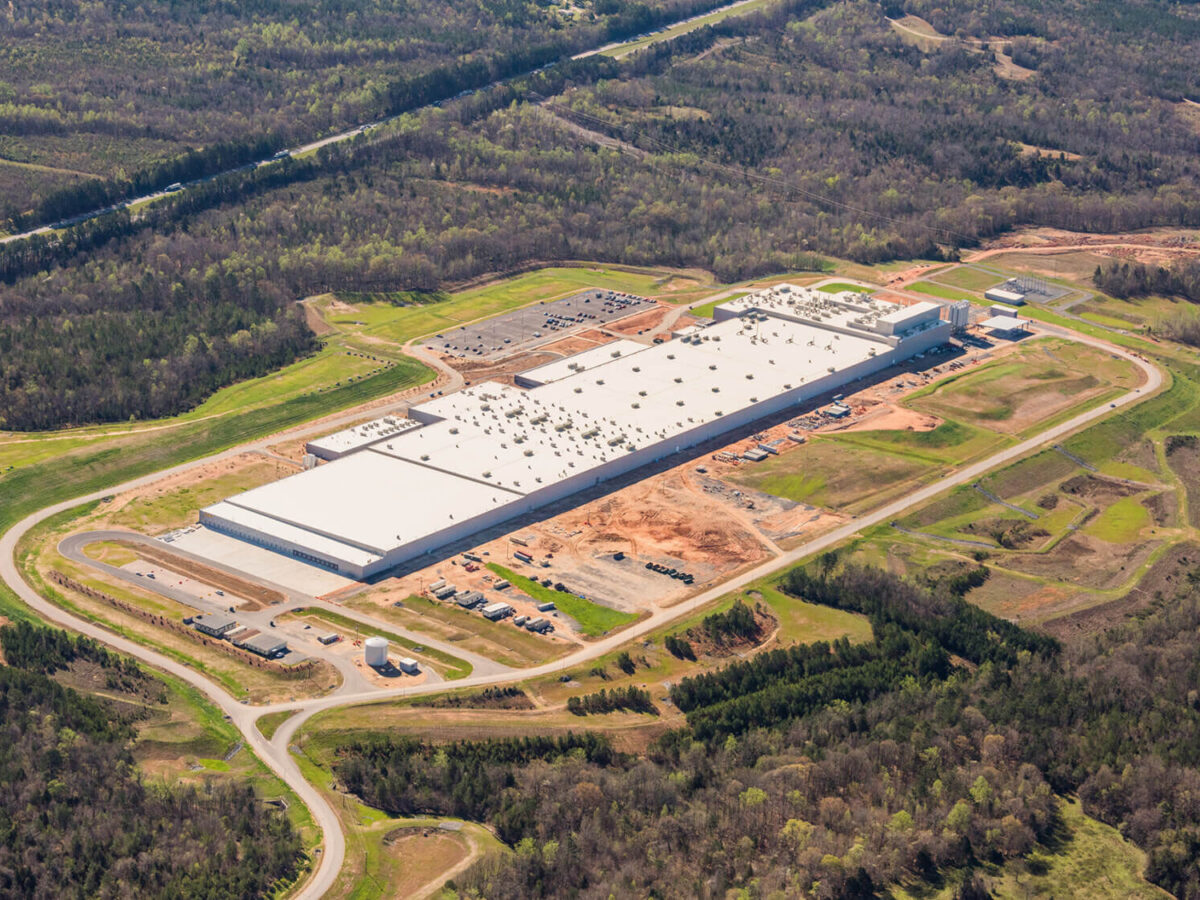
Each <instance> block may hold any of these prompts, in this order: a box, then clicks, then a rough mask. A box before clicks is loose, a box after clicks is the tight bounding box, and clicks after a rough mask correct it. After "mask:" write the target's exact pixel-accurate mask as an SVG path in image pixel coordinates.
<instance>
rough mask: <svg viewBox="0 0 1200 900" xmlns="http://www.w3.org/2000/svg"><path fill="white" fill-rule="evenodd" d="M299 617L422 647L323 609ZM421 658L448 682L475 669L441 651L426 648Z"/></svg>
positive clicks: (302, 610) (407, 646)
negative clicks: (440, 671)
mask: <svg viewBox="0 0 1200 900" xmlns="http://www.w3.org/2000/svg"><path fill="white" fill-rule="evenodd" d="M296 615H297V616H298V617H303V618H310V619H320V620H321V621H322V622H328V623H329V624H330V625H334V626H336V627H338V628H341V629H343V630H345V631H353V632H358V633H359V634H362V635H366V636H372V635H376V636H378V637H381V638H386V639H387V640H389V641H391V642H392V643H395V644H399V645H400V646H401V647H404V648H405V649H407V650H412V649H413V647H417V646H421V644H420V642H418V641H414V640H410V639H409V638H406V637H401V636H400V635H398V634H396V633H395V632H392V631H385V630H384V629H382V628H376V627H374V626H372V625H366V624H364V623H362V622H359V621H357V620H355V619H351V618H350V617H348V616H343V615H341V614H340V613H335V612H327V611H326V610H323V609H309V608H308V607H301V608H300V611H299V612H298V613H296ZM418 655H419V656H423V657H425V658H426V659H427V660H430V661H432V662H435V663H437V664H438V667H439V668H442V669H444V670H445V672H444V674H445V677H446V680H447V681H455V680H457V679H459V678H466V677H467V676H468V675H470V674H471V672H472V669H473V667H472V666H471V664H470V663H469V662H466V661H465V660H461V659H459V658H458V657H457V656H451V655H450V654H449V653H443V652H442V651H441V650H434V649H433V648H431V647H426V648H425V649H424V650H422V651H420V652H419V653H418Z"/></svg>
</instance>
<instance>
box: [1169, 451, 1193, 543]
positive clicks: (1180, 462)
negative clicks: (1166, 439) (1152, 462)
mask: <svg viewBox="0 0 1200 900" xmlns="http://www.w3.org/2000/svg"><path fill="white" fill-rule="evenodd" d="M1168 446H1169V447H1170V450H1169V452H1168V454H1167V465H1169V466H1170V467H1171V469H1172V470H1174V472H1175V474H1176V475H1178V476H1179V480H1180V481H1182V482H1183V487H1184V490H1185V491H1186V492H1187V499H1188V503H1187V506H1188V519H1189V520H1190V524H1191V525H1193V526H1195V525H1200V446H1192V445H1190V444H1189V443H1187V442H1179V441H1175V442H1173V445H1172V444H1168Z"/></svg>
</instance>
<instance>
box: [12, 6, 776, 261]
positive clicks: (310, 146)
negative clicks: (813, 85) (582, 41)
mask: <svg viewBox="0 0 1200 900" xmlns="http://www.w3.org/2000/svg"><path fill="white" fill-rule="evenodd" d="M757 2H758V0H737V2H734V3H728V4H726V5H724V6H719V7H716V8H714V9H710V10H709V11H708V12H703V13H697V14H696V15H692V16H687V17H685V18H682V19H677V20H675V21H674V22H667V23H664V24H663V25H661V26H659V27H658V28H656V29H654V30H653V31H645V32H642V33H641V34H636V35H634V36H633V37H630V38H626V39H625V40H623V41H616V42H614V43H610V44H605V45H603V46H601V47H596V48H594V49H592V50H585V51H583V52H582V53H577V54H575V55H574V56H572V57H570V58H571V59H583V58H585V57H588V56H593V55H595V54H597V53H605V52H607V51H609V50H615V49H617V48H618V47H623V46H626V45H629V44H637V43H638V42H639V41H642V40H645V39H646V38H648V37H652V36H653V35H656V34H659V33H661V32H667V31H669V30H671V29H673V28H678V27H679V26H681V25H688V24H691V23H695V22H699V21H700V20H701V19H706V18H708V17H709V16H712V15H715V14H717V13H723V12H729V11H731V10H736V9H738V8H740V7H743V6H746V5H747V4H750V3H757ZM688 30H690V29H688ZM686 33H687V32H686V31H681V32H679V34H686ZM679 34H672V35H664V37H662V38H661V40H664V41H669V40H673V39H674V38H676V37H678V36H679ZM651 43H658V41H652V42H651ZM555 65H558V63H557V62H552V63H548V64H546V65H544V66H538V67H537V68H533V69H530V70H528V71H526V72H518V73H517V74H516V75H510V76H509V77H507V78H500V79H497V80H496V81H491V82H489V83H487V84H485V85H482V86H480V87H477V88H468V89H467V90H465V91H462V92H461V93H459V94H457V95H456V96H454V97H449V98H447V99H446V100H436V101H434V102H432V103H426V104H424V105H423V106H417V107H414V108H413V109H410V110H408V111H406V112H403V113H398V114H396V115H394V116H386V117H384V118H382V119H376V120H374V121H372V122H367V123H365V124H363V125H356V126H355V127H353V128H348V129H346V130H345V131H339V132H338V133H336V134H331V135H329V136H327V137H323V138H319V139H318V140H315V141H310V142H308V143H306V144H301V145H300V146H298V147H292V148H290V149H286V150H280V151H278V152H276V153H275V154H274V155H272V156H269V157H267V158H266V159H260V160H257V161H255V162H249V163H245V164H243V165H240V166H234V167H233V168H230V169H225V170H223V171H221V172H214V173H213V174H211V175H206V176H204V177H203V178H196V179H193V180H191V181H185V182H181V183H180V184H179V186H178V187H175V186H172V189H164V190H157V191H151V192H150V193H147V194H143V195H142V196H140V197H129V198H127V199H125V200H121V201H119V202H117V203H113V204H111V205H110V206H103V207H100V208H99V209H94V210H92V211H91V212H86V213H79V214H78V215H74V216H69V217H68V218H65V219H60V220H58V221H57V222H50V223H48V224H46V225H41V226H39V227H37V228H31V229H30V230H28V231H23V232H21V233H19V234H10V235H5V236H4V237H0V244H8V243H12V242H14V241H24V240H28V239H29V238H31V237H33V236H34V235H37V234H48V233H50V232H52V231H56V230H58V229H60V228H69V227H70V226H72V225H78V224H79V223H80V222H85V221H87V220H88V219H94V218H96V217H98V216H103V215H107V214H109V213H113V212H116V211H117V210H120V209H125V208H127V207H132V206H138V205H141V204H143V203H151V202H153V201H155V200H161V199H162V198H164V197H170V196H171V195H173V194H177V193H179V192H180V191H186V190H187V189H188V188H194V187H197V186H199V185H202V184H208V183H209V182H211V181H215V180H216V179H218V178H222V177H224V176H226V175H233V174H235V173H237V172H248V171H250V170H251V169H257V168H259V167H260V166H270V165H275V164H277V163H280V162H282V161H283V160H284V159H287V158H289V157H292V156H303V155H305V154H309V153H315V152H316V151H318V150H320V149H321V148H322V147H328V146H330V145H331V144H340V143H342V142H343V141H349V140H353V139H354V138H356V137H358V136H359V135H360V134H369V133H371V132H373V131H378V130H379V129H380V128H383V127H384V126H386V125H389V124H391V123H392V122H394V121H396V120H397V119H399V118H401V117H402V116H406V115H411V114H412V113H415V112H420V111H421V110H425V109H431V108H432V107H435V106H441V105H442V104H443V103H445V102H448V101H449V100H457V99H458V98H459V97H463V96H470V95H471V94H478V93H481V92H483V91H487V90H490V89H491V88H494V87H496V86H497V85H501V84H507V83H508V82H510V81H516V80H517V79H518V78H524V77H526V76H528V75H532V74H534V73H535V72H540V71H542V70H543V69H549V68H553V67H554V66H555Z"/></svg>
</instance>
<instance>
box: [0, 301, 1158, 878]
mask: <svg viewBox="0 0 1200 900" xmlns="http://www.w3.org/2000/svg"><path fill="white" fill-rule="evenodd" d="M1033 327H1034V328H1036V330H1037V331H1038V332H1040V333H1042V334H1054V335H1058V336H1062V337H1067V338H1070V339H1072V340H1076V341H1078V342H1080V343H1083V344H1087V345H1091V346H1095V347H1099V348H1101V349H1104V350H1105V351H1107V352H1109V353H1112V354H1113V355H1116V356H1120V357H1123V358H1125V359H1128V360H1130V361H1131V362H1133V363H1134V364H1135V365H1136V366H1138V368H1140V369H1141V370H1142V372H1143V373H1144V374H1145V376H1146V383H1145V384H1143V385H1142V386H1141V387H1139V388H1135V389H1133V390H1131V391H1129V392H1128V393H1126V394H1125V395H1123V396H1122V397H1120V398H1118V399H1116V400H1114V401H1112V402H1111V403H1108V404H1105V405H1101V406H1098V407H1095V408H1093V409H1090V410H1087V411H1085V412H1082V413H1080V414H1079V415H1077V416H1074V417H1073V418H1071V419H1070V420H1068V421H1066V422H1062V423H1060V424H1058V425H1055V426H1053V427H1051V428H1049V429H1047V430H1046V431H1045V432H1043V433H1041V434H1039V435H1037V436H1036V437H1033V438H1029V439H1027V440H1024V441H1022V442H1020V443H1019V444H1015V445H1013V446H1011V447H1007V448H1005V449H1003V450H1001V451H999V452H997V453H995V454H993V455H992V456H990V457H989V458H988V459H986V460H983V461H981V462H978V463H975V464H973V465H970V466H966V467H964V468H962V469H959V470H957V471H955V472H953V473H951V474H950V475H948V476H946V477H945V478H943V479H941V480H940V481H938V482H935V483H933V484H930V485H926V486H924V487H922V488H919V489H917V490H915V491H913V492H912V493H911V494H909V495H908V496H906V497H903V498H901V499H899V500H897V501H895V502H893V503H890V504H888V505H887V506H885V507H883V508H882V509H879V510H876V511H875V512H872V513H870V514H868V515H865V516H862V517H860V518H858V519H855V520H854V521H852V522H850V523H848V524H846V525H844V526H842V527H840V528H837V529H834V530H833V531H831V532H828V533H827V534H825V535H822V536H821V537H818V538H816V539H814V540H812V541H809V542H807V543H806V544H803V545H802V546H799V547H797V548H795V549H793V550H790V551H788V552H787V553H785V554H783V555H782V556H779V557H776V558H773V559H771V560H769V561H767V562H765V563H763V564H762V565H760V566H757V567H756V568H754V569H752V570H750V571H748V572H745V573H743V574H741V575H739V576H737V577H735V578H733V579H731V580H729V581H727V582H725V583H724V584H722V585H719V586H718V587H715V588H713V589H711V590H708V591H705V592H704V593H703V594H700V595H698V596H696V597H694V598H692V599H691V600H689V601H687V602H685V603H681V604H677V605H676V606H673V607H670V608H666V609H656V610H654V611H653V612H652V613H651V615H650V616H648V617H647V618H645V619H642V620H641V621H639V622H636V623H634V624H633V625H632V626H630V627H629V628H626V629H625V630H623V631H621V632H618V633H617V634H614V635H610V636H609V637H606V638H602V639H601V640H599V641H596V642H595V643H593V644H589V645H588V646H587V647H584V648H583V649H581V650H579V651H577V652H576V653H573V654H571V655H570V656H567V657H565V658H563V659H559V660H557V661H555V662H552V663H547V664H545V665H542V666H536V667H533V668H530V669H521V670H509V671H507V672H502V673H493V674H474V675H472V676H471V677H470V678H466V679H462V680H460V681H456V682H455V687H476V686H483V685H492V684H503V683H506V682H513V681H519V680H524V679H527V678H532V677H538V676H541V675H548V674H554V673H557V672H562V671H564V670H567V669H570V668H572V667H575V666H578V665H580V664H581V663H585V662H588V661H590V660H594V659H596V658H598V657H600V656H603V655H604V654H606V653H609V652H611V651H612V650H614V649H616V648H617V647H619V646H620V645H622V644H624V643H627V642H628V641H631V640H634V639H636V638H638V637H641V636H643V635H645V634H648V633H650V632H652V631H654V630H656V629H658V628H661V627H663V626H664V625H666V624H668V623H669V622H671V621H673V620H675V619H677V618H680V617H682V616H686V615H688V614H690V613H691V612H692V611H693V610H695V609H696V608H698V607H700V606H703V605H704V604H706V603H709V602H711V601H713V600H716V599H718V598H720V597H722V596H724V595H725V594H727V593H729V592H731V591H734V590H737V589H739V588H741V587H744V586H745V585H747V584H749V583H750V582H752V581H754V580H756V579H759V578H762V577H764V576H767V575H770V574H771V573H773V572H776V571H778V570H779V569H781V568H783V567H785V566H788V565H792V564H794V563H797V562H799V561H800V560H802V559H804V558H805V557H807V556H810V555H812V554H814V553H818V552H820V551H822V550H825V549H828V548H830V547H833V546H835V545H837V544H839V543H841V542H842V541H845V540H847V539H849V538H851V537H852V536H854V535H855V534H856V533H857V532H859V531H860V530H861V529H863V528H867V527H870V526H873V525H877V524H881V523H886V522H888V521H890V520H892V519H895V518H898V517H900V516H901V515H902V514H903V513H905V512H906V511H907V510H909V509H911V508H912V507H914V506H918V505H920V504H922V503H925V502H927V501H929V500H931V499H932V498H933V497H935V496H937V495H938V494H940V493H942V492H943V491H945V490H947V489H949V488H951V487H955V486H957V485H960V484H965V483H968V482H971V481H973V480H975V479H978V478H979V477H980V476H982V475H983V474H985V473H986V472H987V471H989V470H991V469H993V468H995V467H996V466H1000V465H1003V464H1005V463H1008V462H1012V461H1013V460H1016V459H1018V458H1020V457H1023V456H1025V455H1026V454H1028V453H1030V452H1032V451H1034V450H1036V449H1038V448H1040V447H1042V446H1045V445H1047V444H1050V443H1053V442H1055V441H1057V440H1059V439H1061V438H1062V437H1064V436H1065V435H1067V434H1069V433H1071V432H1073V431H1075V430H1077V429H1079V428H1081V427H1082V426H1084V425H1087V424H1089V423H1091V422H1093V421H1095V420H1097V419H1100V418H1102V417H1104V416H1107V415H1109V414H1111V412H1112V411H1113V410H1115V409H1119V408H1121V407H1123V406H1125V405H1127V404H1129V403H1133V402H1135V401H1137V400H1140V399H1142V398H1143V397H1145V396H1147V395H1149V394H1151V393H1153V392H1154V391H1156V390H1157V389H1158V388H1159V387H1160V386H1161V385H1162V383H1163V376H1162V373H1161V372H1160V371H1159V370H1158V369H1157V368H1155V367H1154V366H1153V365H1151V364H1150V363H1149V362H1147V361H1146V360H1144V359H1143V358H1141V357H1140V356H1137V355H1136V354H1133V353H1130V352H1128V351H1126V350H1124V349H1122V348H1119V347H1115V346H1113V345H1110V344H1107V343H1105V342H1103V341H1099V340H1097V339H1094V338H1091V337H1086V336H1083V335H1077V334H1074V333H1072V332H1069V331H1067V330H1065V329H1060V328H1056V327H1052V326H1047V325H1044V324H1041V323H1037V324H1036V325H1034V326H1033ZM438 367H439V368H444V367H442V366H440V365H439V366H438ZM460 383H461V382H460ZM339 418H342V419H344V420H346V421H352V420H354V419H358V418H361V413H358V414H354V413H346V414H345V415H344V416H342V417H339ZM329 427H330V426H329V421H328V420H326V422H325V423H324V424H323V425H322V426H320V427H319V428H313V427H311V426H308V427H307V428H304V427H302V428H297V429H293V430H292V431H291V432H288V433H287V435H288V436H292V437H299V436H303V435H305V434H311V433H315V432H317V431H325V430H328V428H329ZM281 439H283V438H282V437H281V436H279V435H276V436H272V437H269V438H266V439H263V440H260V441H257V442H255V443H253V444H250V445H247V446H243V447H240V448H236V449H231V450H228V451H225V452H223V453H220V454H217V455H216V456H213V457H209V458H207V459H205V460H200V461H196V462H192V463H187V464H184V465H180V466H175V467H173V468H171V469H168V470H164V471H162V472H157V473H154V474H152V475H148V476H145V477H143V478H139V479H135V480H133V481H130V482H127V483H126V484H123V485H118V486H116V487H110V488H106V489H104V490H102V491H97V492H95V493H94V494H91V495H89V496H86V497H78V498H75V499H73V500H68V501H65V502H63V503H58V504H55V505H54V506H51V507H48V508H47V509H44V510H41V511H39V512H37V513H34V514H32V515H30V516H27V517H26V518H25V519H23V520H22V521H21V522H19V523H18V524H17V525H16V526H14V527H13V528H12V529H10V530H9V531H8V532H7V533H5V534H4V535H3V536H2V537H0V578H3V580H4V581H5V582H6V583H7V584H8V585H9V586H10V587H11V588H12V589H13V590H14V591H15V592H16V593H17V595H18V596H19V597H20V598H21V599H22V600H23V601H24V602H25V603H27V604H28V605H29V606H30V607H31V608H32V609H33V610H34V611H35V612H37V613H38V614H39V615H41V616H42V617H44V618H45V619H47V620H49V621H52V622H55V623H57V624H59V625H63V626H65V627H68V628H72V629H74V630H75V631H78V632H80V633H82V634H86V635H88V636H89V637H92V638H94V639H96V640H98V641H102V642H104V643H105V644H108V645H109V646H111V647H113V648H114V649H116V650H118V651H120V652H122V653H126V654H128V655H130V656H133V657H136V658H137V659H140V660H142V661H143V662H146V663H148V664H150V665H153V666H155V667H157V668H159V669H162V670H163V671H165V672H168V673H170V674H172V675H174V676H175V677H177V678H180V679H182V680H184V681H186V682H188V683H189V684H192V685H194V686H195V687H196V688H198V689H199V690H200V691H202V692H203V693H204V694H205V695H206V696H207V697H209V698H210V699H211V700H212V701H213V702H214V703H215V704H216V705H217V706H218V707H219V708H221V709H222V710H223V711H224V712H225V713H226V714H227V715H228V716H229V717H230V719H231V720H232V722H233V723H234V725H235V726H236V727H237V728H238V730H239V731H240V732H241V733H242V734H243V736H244V737H245V740H246V742H247V744H248V745H249V746H250V747H251V748H253V750H254V752H255V753H257V754H258V755H259V757H260V758H261V759H262V760H263V761H264V763H265V764H266V765H267V766H269V767H270V768H271V770H272V771H273V772H275V773H276V774H277V775H278V776H279V777H280V778H281V779H283V781H285V782H286V783H287V784H288V785H289V786H290V787H291V788H292V790H294V791H295V792H296V794H297V795H298V796H299V797H300V799H301V800H302V801H303V802H304V803H305V804H306V805H307V806H308V807H309V810H310V811H311V813H312V815H313V819H314V821H315V822H316V823H317V826H318V827H319V828H320V829H321V831H322V834H323V836H324V844H323V846H322V848H321V853H320V856H319V859H318V860H317V862H316V867H315V871H314V872H313V874H312V876H311V877H310V879H309V880H308V882H307V883H306V884H305V885H304V886H303V887H302V888H301V889H300V890H299V891H298V893H297V895H296V896H297V897H300V898H304V900H309V898H316V897H320V896H323V895H324V894H325V892H327V891H328V890H329V889H330V887H332V885H333V883H334V881H335V880H336V878H337V875H338V872H339V870H340V869H341V866H342V863H343V861H344V859H345V851H346V844H345V836H344V835H343V834H342V831H341V828H340V824H339V820H338V817H337V814H336V813H335V812H334V810H333V808H332V806H331V805H330V804H329V803H328V801H327V800H326V799H325V798H324V797H323V796H322V795H321V794H320V793H319V792H318V791H317V790H316V789H315V788H314V787H313V786H312V785H311V784H309V783H308V781H307V780H306V779H305V778H304V776H303V775H302V774H301V772H300V769H299V767H298V766H297V765H296V763H295V760H294V758H293V756H292V754H291V752H290V746H291V742H292V739H293V737H294V736H295V734H296V731H297V730H298V729H299V728H300V726H301V725H303V723H304V722H305V721H307V720H308V719H309V718H310V717H311V716H313V715H314V714H316V713H318V712H322V711H324V710H329V709H335V708H337V707H340V706H346V705H350V704H357V703H364V702H370V701H387V700H391V699H395V698H397V697H406V696H413V695H417V694H425V693H432V692H436V691H438V690H441V689H443V686H442V685H436V684H435V685H428V686H426V685H414V686H411V687H394V688H385V689H379V690H366V691H355V690H347V691H343V692H339V693H338V694H337V695H336V696H328V697H320V698H315V699H311V700H302V701H295V702H290V703H277V704H272V705H269V706H255V707H250V706H243V705H242V704H240V703H238V702H236V701H235V700H234V699H233V698H232V697H230V696H229V695H228V694H226V693H225V692H224V691H223V690H221V688H219V687H218V686H217V685H215V684H214V683H212V682H210V681H209V680H208V679H207V678H205V677H204V676H202V675H200V674H199V673H197V672H195V671H194V670H192V669H191V668H189V667H187V666H184V665H181V664H180V663H178V662H175V661H174V660H172V659H169V658H167V657H165V656H163V655H162V654H160V653H158V652H156V651H154V650H151V649H149V648H147V647H144V646H142V645H141V644H137V643H135V642H133V641H130V640H128V639H126V638H124V637H121V636H119V635H115V634H113V633H111V632H109V631H107V630H106V629H104V628H101V627H100V626H98V625H96V624H93V623H92V622H88V621H85V620H83V619H80V618H78V617H76V616H74V615H72V614H70V613H68V612H67V611H65V610H63V609H60V608H59V607H57V606H55V605H54V604H52V603H50V602H49V601H47V600H45V599H43V598H42V597H41V596H40V595H39V594H38V593H37V592H36V591H34V590H33V589H32V588H31V587H30V586H29V585H28V584H26V583H25V581H24V580H23V579H22V578H21V577H20V574H19V573H18V570H17V566H16V563H15V560H14V552H15V550H16V547H17V544H18V542H19V541H20V539H21V538H22V536H24V535H25V533H26V532H28V531H29V530H30V529H31V528H33V527H34V526H35V525H37V524H38V523H39V522H41V521H43V520H45V519H46V518H48V517H50V516H53V515H55V514H56V513H59V512H62V511H64V510H66V509H70V508H71V507H73V506H76V505H78V504H79V503H82V502H86V501H89V500H93V499H99V498H100V497H103V496H107V495H109V494H113V493H121V492H123V491H127V490H131V489H133V488H135V487H141V486H143V485H145V484H148V483H150V482H153V481H156V480H158V479H160V478H162V477H163V476H164V475H166V474H170V473H174V472H183V471H187V470H188V469H192V468H195V467H197V466H200V465H204V464H207V463H208V462H211V461H212V460H214V459H221V458H228V457H231V456H235V455H237V454H240V453H244V452H246V450H248V449H260V448H263V447H265V446H266V445H268V444H275V443H277V442H278V441H280V440H281ZM337 610H338V612H340V613H341V614H343V615H345V614H347V610H345V609H342V608H340V607H337ZM456 654H457V655H461V654H460V653H458V652H457V651H456ZM282 710H294V711H296V713H297V714H296V715H294V716H292V717H291V718H289V719H288V720H287V721H285V722H284V723H283V724H282V725H281V726H280V727H279V728H278V730H277V731H276V732H275V735H274V737H273V738H272V740H271V741H267V740H266V739H265V738H263V736H262V735H261V733H260V732H259V731H258V729H257V728H256V727H255V724H254V723H255V721H256V720H257V719H258V718H259V717H260V716H262V715H265V714H267V713H272V712H277V711H282Z"/></svg>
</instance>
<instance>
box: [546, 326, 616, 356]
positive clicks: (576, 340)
mask: <svg viewBox="0 0 1200 900" xmlns="http://www.w3.org/2000/svg"><path fill="white" fill-rule="evenodd" d="M611 341H612V338H610V337H609V336H608V335H606V334H604V333H603V332H601V331H596V330H595V329H593V330H591V331H587V332H585V333H583V334H573V335H571V336H569V337H565V338H563V339H562V340H560V341H555V342H554V343H553V344H543V345H542V347H541V349H542V350H544V351H545V352H547V353H557V354H559V355H561V356H573V355H574V354H576V353H582V352H583V351H584V350H591V349H592V348H593V347H599V346H601V345H602V344H607V343H609V342H611Z"/></svg>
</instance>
